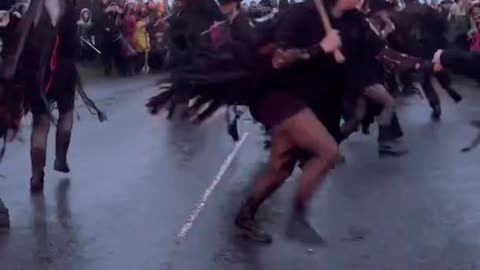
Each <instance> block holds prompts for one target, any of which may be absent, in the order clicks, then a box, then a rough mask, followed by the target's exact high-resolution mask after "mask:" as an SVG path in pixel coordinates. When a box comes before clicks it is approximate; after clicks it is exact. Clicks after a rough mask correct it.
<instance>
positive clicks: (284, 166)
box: [235, 127, 296, 244]
mask: <svg viewBox="0 0 480 270" xmlns="http://www.w3.org/2000/svg"><path fill="white" fill-rule="evenodd" d="M291 149H292V143H291V142H290V141H289V140H288V138H287V136H286V135H285V134H284V132H282V130H281V128H280V127H275V128H273V130H272V133H271V147H270V162H269V166H268V169H267V172H266V174H265V175H264V176H262V177H261V178H259V179H258V181H257V182H256V183H255V186H254V188H253V191H252V194H251V195H250V196H249V197H248V199H247V200H246V201H245V202H244V203H243V205H242V207H241V208H240V211H239V212H238V214H237V217H236V219H235V224H236V226H237V227H238V228H240V229H242V230H243V231H244V233H245V236H246V237H248V238H249V239H251V240H254V241H256V242H259V243H263V244H268V243H271V242H272V236H271V235H269V234H267V233H265V232H263V231H262V230H261V229H259V228H258V227H257V226H256V224H255V222H254V219H255V215H256V213H257V210H258V208H259V207H260V205H261V204H262V203H263V202H264V201H265V200H266V199H267V198H269V197H270V196H271V195H272V194H273V193H274V192H275V191H276V190H277V189H278V188H279V187H280V186H281V185H282V184H283V183H284V182H285V180H286V179H287V178H288V177H289V176H290V175H291V174H292V171H293V169H294V166H295V162H296V159H295V158H293V157H292V155H291V154H290V153H289V151H291Z"/></svg>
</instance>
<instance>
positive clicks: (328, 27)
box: [314, 0, 345, 63]
mask: <svg viewBox="0 0 480 270" xmlns="http://www.w3.org/2000/svg"><path fill="white" fill-rule="evenodd" d="M314 2H315V6H316V7H317V10H318V14H319V15H320V18H321V19H322V24H323V29H324V30H325V34H327V33H328V32H330V31H332V29H333V28H332V23H331V22H330V19H329V18H328V15H327V11H326V10H325V6H324V5H323V3H322V0H314ZM333 56H334V57H335V61H337V63H343V62H345V56H343V54H342V52H341V51H340V50H335V51H334V52H333Z"/></svg>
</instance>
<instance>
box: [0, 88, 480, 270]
mask: <svg viewBox="0 0 480 270" xmlns="http://www.w3.org/2000/svg"><path fill="white" fill-rule="evenodd" d="M145 80H146V79H145ZM152 81H154V80H152ZM147 85H148V83H146V82H145V81H142V80H137V81H136V82H135V81H122V82H117V83H114V82H110V83H109V82H105V83H103V84H102V85H99V86H95V87H94V86H92V87H93V88H95V89H92V97H93V98H94V99H95V100H97V101H99V106H101V107H102V109H104V110H105V111H106V112H107V114H108V117H109V121H107V122H105V123H104V124H99V123H98V122H97V121H96V119H95V118H94V117H92V116H90V115H88V113H87V112H86V111H85V108H82V107H81V108H80V109H79V114H80V116H81V117H80V120H79V121H77V122H76V124H75V126H74V133H73V139H72V147H71V150H70V156H69V157H70V164H71V167H72V168H71V169H72V172H71V173H70V174H68V175H62V174H59V173H56V172H54V171H53V169H51V167H52V165H53V153H52V150H53V147H52V146H53V136H52V137H51V138H49V159H48V162H47V166H48V169H47V170H46V187H45V192H44V194H43V195H40V196H34V197H31V196H30V194H29V192H28V185H29V181H28V180H29V164H30V163H29V160H28V144H27V143H24V144H22V143H18V142H17V143H15V144H14V145H13V146H10V147H9V149H8V152H7V158H6V160H5V161H4V162H3V163H2V164H1V173H2V174H3V175H5V179H0V196H1V197H2V199H3V200H4V201H5V203H6V204H7V205H8V207H9V209H10V215H11V219H12V228H11V230H10V231H9V232H2V233H0V269H2V270H3V269H7V270H10V269H26V270H30V269H32V270H37V269H38V270H43V269H49V270H50V269H59V270H65V269H68V270H77V269H78V270H90V269H93V270H96V269H118V270H124V269H125V270H128V269H135V270H137V269H138V270H150V269H152V270H159V269H160V270H166V269H169V270H170V269H179V270H216V269H229V270H237V269H249V270H257V269H258V270H271V269H280V270H283V269H285V270H290V269H308V270H310V269H318V268H322V267H323V269H338V270H344V269H345V270H348V269H368V270H376V269H378V270H385V269H393V270H396V269H399V270H400V269H401V270H404V269H414V270H417V269H418V270H423V269H425V270H431V269H435V270H447V269H452V270H456V269H459V270H463V269H480V238H478V237H477V235H478V233H479V232H480V231H479V230H480V229H479V228H480V226H479V225H480V214H479V213H480V204H479V203H478V197H479V194H480V182H479V181H478V179H479V176H480V167H478V160H479V159H480V150H475V151H472V152H471V153H467V154H465V153H461V152H460V149H461V148H462V147H464V146H465V145H467V144H468V142H469V141H470V140H471V139H472V138H473V136H474V135H475V130H474V129H473V128H471V127H470V126H469V125H468V121H469V120H472V119H476V118H478V117H479V114H478V112H479V109H478V108H480V107H478V106H480V92H475V91H473V90H472V89H473V85H468V86H465V85H464V87H463V88H462V90H463V91H462V93H463V94H464V96H465V98H466V100H465V102H464V103H463V104H461V105H459V106H455V105H454V104H453V103H452V102H451V101H450V100H448V99H446V98H445V99H444V103H445V108H444V119H443V120H442V121H441V122H439V123H432V122H431V121H430V119H429V108H428V106H427V105H426V104H425V102H424V101H422V100H418V99H412V100H409V101H408V102H407V103H408V104H406V105H404V106H402V107H401V121H402V124H403V125H404V127H405V130H406V134H407V137H406V140H407V142H408V143H409V145H410V148H411V153H410V154H409V155H407V156H405V157H401V158H396V159H380V158H379V157H378V156H377V154H376V142H375V137H374V136H370V137H365V136H362V135H355V136H354V137H353V138H352V139H351V140H349V141H348V142H346V143H345V145H343V149H342V151H343V152H344V153H345V155H346V157H347V163H346V164H345V165H343V166H340V167H338V168H336V169H335V171H334V172H333V173H332V174H331V175H330V176H329V178H328V180H327V181H326V185H325V186H324V187H323V188H322V189H321V190H320V191H319V192H318V194H317V195H316V200H315V202H314V204H313V209H312V221H313V224H314V225H315V226H316V227H317V228H318V230H319V231H321V232H322V233H323V234H324V236H325V238H326V239H327V241H328V244H327V245H326V246H325V247H320V248H317V247H315V248H314V247H309V246H306V245H304V244H301V243H297V242H292V241H290V240H288V239H287V238H286V236H285V232H284V231H285V220H286V218H287V217H288V214H289V208H290V199H291V192H292V189H293V188H294V187H295V181H289V183H288V184H287V185H286V186H285V187H283V188H282V189H281V190H280V191H279V192H278V194H276V195H275V196H274V197H273V198H272V199H271V200H269V201H268V202H267V204H266V205H265V207H263V208H262V209H261V212H260V216H259V218H260V221H261V223H262V225H264V226H265V228H266V229H267V230H269V231H271V232H273V233H274V237H275V242H274V244H273V245H272V246H269V247H259V246H255V245H252V244H250V243H247V242H245V241H243V239H241V238H240V237H238V235H237V234H236V232H235V230H234V229H233V226H232V225H233V216H234V214H235V212H236V209H237V207H238V205H239V204H240V202H241V200H242V199H243V198H244V195H245V192H246V191H247V190H248V188H249V186H250V184H251V182H252V181H253V180H254V178H255V177H256V176H257V175H259V174H261V173H262V171H263V170H264V169H265V160H266V153H265V152H264V151H263V150H262V141H261V136H260V135H259V134H260V128H259V127H258V126H256V125H254V124H253V123H251V122H245V123H243V126H242V127H241V132H242V134H247V133H248V136H246V137H245V140H244V141H243V142H242V143H241V144H239V145H235V144H234V143H233V142H232V141H231V139H230V138H229V137H228V135H227V134H226V132H225V130H226V127H225V123H224V118H223V117H221V116H219V117H217V118H215V119H213V120H212V121H210V122H209V123H208V124H206V125H202V126H193V125H191V124H188V123H184V122H181V121H172V122H167V121H166V120H164V119H163V118H162V117H152V116H149V115H148V114H147V112H146V110H145V108H144V106H143V104H144V103H145V101H146V99H147V98H148V97H149V96H150V94H151V93H152V91H153V89H151V88H145V86H147ZM28 125H29V122H28V120H27V121H26V122H25V128H24V131H23V132H24V136H27V135H28V130H29V127H28ZM185 228H187V229H185ZM182 232H185V233H182ZM179 236H180V238H181V241H178V238H179Z"/></svg>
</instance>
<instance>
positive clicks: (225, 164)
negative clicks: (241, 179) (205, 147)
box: [177, 132, 248, 244]
mask: <svg viewBox="0 0 480 270" xmlns="http://www.w3.org/2000/svg"><path fill="white" fill-rule="evenodd" d="M247 136H248V132H245V133H244V134H243V136H242V138H241V139H240V141H239V142H237V143H236V144H235V147H234V148H233V150H232V152H230V154H229V155H228V156H227V158H226V159H225V161H224V162H223V164H222V166H221V167H220V169H219V170H218V172H217V174H216V175H215V177H214V178H213V180H212V182H211V183H210V185H209V186H208V188H207V189H206V190H205V192H204V193H203V196H202V198H201V199H200V201H199V202H198V203H197V204H196V206H195V209H193V211H192V213H191V214H190V217H189V218H188V220H187V222H186V223H185V224H184V225H183V226H182V229H181V230H180V232H179V233H178V234H177V244H178V243H180V242H181V241H182V239H184V238H185V237H186V236H187V235H188V232H189V231H190V229H192V227H193V224H194V223H195V221H196V220H197V218H198V216H199V214H200V212H201V211H202V209H203V207H204V206H205V204H206V203H207V201H208V198H209V197H210V195H212V193H213V191H214V190H215V188H216V186H217V185H218V183H220V181H221V180H222V178H223V175H224V174H225V173H226V172H227V170H228V168H229V167H230V165H231V164H232V161H233V159H234V158H235V156H236V155H237V153H238V150H240V148H241V147H242V145H243V143H244V142H245V140H246V139H247Z"/></svg>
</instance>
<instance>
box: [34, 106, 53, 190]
mask: <svg viewBox="0 0 480 270" xmlns="http://www.w3.org/2000/svg"><path fill="white" fill-rule="evenodd" d="M49 129H50V120H49V118H48V115H47V114H45V113H42V114H34V115H33V130H32V135H31V138H30V142H31V146H30V158H31V162H32V178H31V179H30V190H31V191H32V192H40V191H42V190H43V182H44V179H43V178H44V176H45V173H44V171H43V169H44V168H45V161H46V148H47V138H48V131H49Z"/></svg>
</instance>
